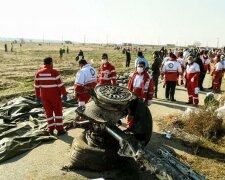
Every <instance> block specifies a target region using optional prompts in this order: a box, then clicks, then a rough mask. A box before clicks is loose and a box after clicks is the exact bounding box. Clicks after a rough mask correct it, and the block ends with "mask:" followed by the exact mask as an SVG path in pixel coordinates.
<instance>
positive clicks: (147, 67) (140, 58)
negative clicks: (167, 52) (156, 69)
mask: <svg viewBox="0 0 225 180" xmlns="http://www.w3.org/2000/svg"><path fill="white" fill-rule="evenodd" d="M139 49H140V48H139ZM137 56H138V57H137V59H136V60H135V63H134V65H135V68H137V65H138V63H139V62H141V61H142V62H145V70H146V71H148V69H149V64H148V61H147V59H145V58H144V56H143V53H142V52H141V51H138V53H137Z"/></svg>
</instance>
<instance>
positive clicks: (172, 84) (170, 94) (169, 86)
mask: <svg viewBox="0 0 225 180" xmlns="http://www.w3.org/2000/svg"><path fill="white" fill-rule="evenodd" d="M176 84H177V82H176V81H166V98H167V99H168V98H169V99H171V100H173V99H174V94H175V89H176Z"/></svg>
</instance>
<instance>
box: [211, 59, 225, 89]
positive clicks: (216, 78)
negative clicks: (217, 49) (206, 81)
mask: <svg viewBox="0 0 225 180" xmlns="http://www.w3.org/2000/svg"><path fill="white" fill-rule="evenodd" d="M214 62H215V66H214V69H213V71H212V73H211V76H213V91H214V92H216V93H217V92H219V91H220V86H221V84H220V79H221V77H222V74H223V64H222V63H221V62H220V58H219V57H216V58H215V59H214Z"/></svg>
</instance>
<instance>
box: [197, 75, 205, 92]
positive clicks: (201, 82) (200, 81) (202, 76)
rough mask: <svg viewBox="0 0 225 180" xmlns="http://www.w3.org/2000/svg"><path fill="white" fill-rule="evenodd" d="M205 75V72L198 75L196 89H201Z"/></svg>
mask: <svg viewBox="0 0 225 180" xmlns="http://www.w3.org/2000/svg"><path fill="white" fill-rule="evenodd" d="M205 74H206V72H203V73H200V75H199V81H198V87H199V89H200V90H201V89H203V82H204V79H205Z"/></svg>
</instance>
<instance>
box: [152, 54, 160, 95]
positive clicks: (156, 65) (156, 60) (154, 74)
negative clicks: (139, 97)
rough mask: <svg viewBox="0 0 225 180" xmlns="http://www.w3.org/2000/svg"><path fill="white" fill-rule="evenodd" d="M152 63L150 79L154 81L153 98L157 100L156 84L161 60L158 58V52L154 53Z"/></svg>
mask: <svg viewBox="0 0 225 180" xmlns="http://www.w3.org/2000/svg"><path fill="white" fill-rule="evenodd" d="M153 58H154V62H153V64H152V77H153V81H154V89H155V92H154V97H155V98H157V92H158V82H159V76H160V67H161V63H162V60H161V58H160V52H159V51H155V52H154V54H153Z"/></svg>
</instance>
